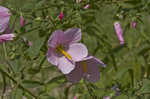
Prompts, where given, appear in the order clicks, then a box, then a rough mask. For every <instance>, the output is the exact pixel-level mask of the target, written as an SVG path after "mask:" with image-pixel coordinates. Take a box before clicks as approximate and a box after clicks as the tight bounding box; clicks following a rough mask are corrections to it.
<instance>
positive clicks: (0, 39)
mask: <svg viewBox="0 0 150 99" xmlns="http://www.w3.org/2000/svg"><path fill="white" fill-rule="evenodd" d="M14 37H15V35H14V34H2V35H0V43H3V42H6V41H9V40H13V38H14Z"/></svg>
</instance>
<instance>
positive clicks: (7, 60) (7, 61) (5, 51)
mask: <svg viewBox="0 0 150 99" xmlns="http://www.w3.org/2000/svg"><path fill="white" fill-rule="evenodd" d="M3 50H4V54H5V61H6V63H7V64H8V66H9V67H8V68H9V69H10V70H11V71H12V72H13V73H14V71H13V68H12V65H11V63H10V62H9V59H8V55H7V49H6V45H5V43H3ZM9 72H10V71H9Z"/></svg>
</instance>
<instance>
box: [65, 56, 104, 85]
mask: <svg viewBox="0 0 150 99" xmlns="http://www.w3.org/2000/svg"><path fill="white" fill-rule="evenodd" d="M99 66H103V67H105V64H104V63H103V62H102V61H100V60H99V59H97V58H95V57H93V56H88V57H85V58H83V59H82V60H81V61H78V62H76V67H75V69H74V70H73V71H71V72H70V73H69V74H67V75H66V77H67V79H68V81H70V82H72V83H73V84H75V83H77V82H79V81H80V80H81V79H82V78H83V79H85V80H87V81H89V82H91V83H94V82H96V81H98V80H99V79H100V72H99Z"/></svg>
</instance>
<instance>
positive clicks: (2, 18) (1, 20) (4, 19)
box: [0, 6, 11, 32]
mask: <svg viewBox="0 0 150 99" xmlns="http://www.w3.org/2000/svg"><path fill="white" fill-rule="evenodd" d="M8 11H9V10H8V9H7V8H5V7H2V6H0V32H4V30H5V29H6V28H7V27H8V23H9V19H10V15H11V14H10V13H9V12H8Z"/></svg>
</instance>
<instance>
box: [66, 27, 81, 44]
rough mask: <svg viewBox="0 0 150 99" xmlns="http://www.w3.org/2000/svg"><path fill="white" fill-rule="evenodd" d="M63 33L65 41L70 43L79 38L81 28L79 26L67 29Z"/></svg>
mask: <svg viewBox="0 0 150 99" xmlns="http://www.w3.org/2000/svg"><path fill="white" fill-rule="evenodd" d="M64 34H65V42H66V43H69V44H72V43H77V42H78V41H80V40H81V29H79V28H72V29H68V30H66V31H65V32H64Z"/></svg>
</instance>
